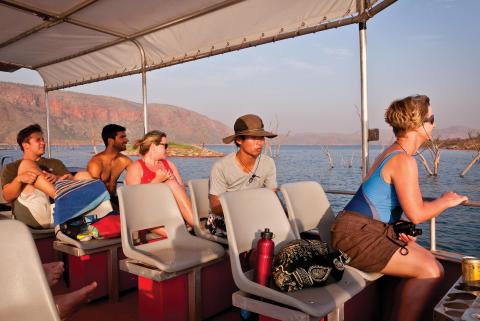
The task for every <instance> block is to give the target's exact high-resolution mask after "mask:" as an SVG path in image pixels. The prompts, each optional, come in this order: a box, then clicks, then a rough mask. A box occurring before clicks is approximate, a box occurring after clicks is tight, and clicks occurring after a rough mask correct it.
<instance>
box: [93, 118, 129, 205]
mask: <svg viewBox="0 0 480 321" xmlns="http://www.w3.org/2000/svg"><path fill="white" fill-rule="evenodd" d="M125 131H126V128H125V127H122V126H120V125H115V124H109V125H106V126H105V127H103V129H102V139H103V142H104V143H105V150H104V151H103V152H100V153H98V154H96V155H95V156H93V157H92V159H90V161H89V162H88V165H87V171H88V172H89V173H90V175H91V176H92V177H93V178H99V179H101V180H102V181H103V182H104V183H105V186H106V187H107V190H108V192H109V193H110V196H111V198H112V203H114V204H118V201H116V199H117V198H116V196H115V195H116V190H117V180H118V178H119V177H120V175H121V174H122V172H123V171H124V170H125V169H126V168H127V166H128V165H130V164H131V163H132V161H131V159H130V158H128V157H127V156H125V155H123V154H121V152H122V151H124V150H125V149H126V148H127V143H128V138H127V135H126V133H125Z"/></svg>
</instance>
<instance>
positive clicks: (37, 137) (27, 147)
mask: <svg viewBox="0 0 480 321" xmlns="http://www.w3.org/2000/svg"><path fill="white" fill-rule="evenodd" d="M22 147H23V151H24V152H25V153H29V154H33V155H35V156H42V155H43V154H44V153H45V140H44V139H43V134H42V133H40V132H36V133H32V134H31V135H30V137H29V138H28V140H27V142H25V143H23V144H22Z"/></svg>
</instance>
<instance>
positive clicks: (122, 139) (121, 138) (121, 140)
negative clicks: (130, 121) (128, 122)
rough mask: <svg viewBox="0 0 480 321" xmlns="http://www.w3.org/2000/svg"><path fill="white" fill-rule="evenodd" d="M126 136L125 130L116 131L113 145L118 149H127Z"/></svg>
mask: <svg viewBox="0 0 480 321" xmlns="http://www.w3.org/2000/svg"><path fill="white" fill-rule="evenodd" d="M127 143H128V138H127V134H126V132H117V135H116V136H115V140H114V141H113V147H114V148H115V149H116V150H118V151H123V150H126V149H127Z"/></svg>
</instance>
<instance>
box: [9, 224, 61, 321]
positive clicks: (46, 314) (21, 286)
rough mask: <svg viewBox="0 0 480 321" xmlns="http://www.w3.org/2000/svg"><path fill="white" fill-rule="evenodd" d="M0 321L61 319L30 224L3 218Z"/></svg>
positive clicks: (52, 320)
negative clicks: (28, 226)
mask: <svg viewBox="0 0 480 321" xmlns="http://www.w3.org/2000/svg"><path fill="white" fill-rule="evenodd" d="M0 261H1V262H2V271H1V273H0V284H1V285H2V300H0V320H9V321H25V320H31V321H36V320H38V321H59V320H60V318H59V316H58V312H57V309H56V307H55V303H54V300H53V297H52V293H51V291H50V288H49V286H48V283H47V280H46V278H45V273H44V270H43V267H42V263H41V262H40V258H39V256H38V252H37V248H36V247H35V243H34V242H33V239H32V235H31V233H30V231H29V229H28V228H27V226H26V225H25V224H23V223H21V222H18V221H15V220H0Z"/></svg>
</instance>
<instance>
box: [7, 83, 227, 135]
mask: <svg viewBox="0 0 480 321" xmlns="http://www.w3.org/2000/svg"><path fill="white" fill-rule="evenodd" d="M48 97H49V104H50V115H51V122H50V128H51V137H52V142H53V144H66V143H76V144H90V143H91V142H92V139H94V140H95V142H96V143H97V144H101V143H102V140H101V135H100V133H101V129H102V127H103V126H104V125H106V124H109V123H116V124H119V125H122V126H125V127H126V128H127V130H128V136H129V138H130V140H131V141H133V140H134V139H138V138H140V137H142V136H143V105H142V104H138V103H134V102H131V101H127V100H123V99H119V98H113V97H106V96H95V95H88V94H81V93H75V92H69V91H54V92H51V93H50V94H49V96H48ZM0 115H1V117H0V143H8V144H15V143H16V135H17V132H18V130H19V129H21V128H23V127H25V126H28V125H29V124H32V123H39V124H40V125H42V126H43V125H44V124H45V103H44V93H43V88H42V87H39V86H29V85H21V84H14V83H7V82H0ZM148 118H149V124H148V129H158V130H161V131H164V132H166V133H167V135H168V139H169V140H170V141H175V142H182V143H198V144H201V143H206V144H215V143H221V138H222V137H225V136H227V135H228V134H229V133H230V132H231V131H232V130H231V129H230V128H229V127H227V126H226V125H224V124H222V123H221V122H219V121H216V120H213V119H210V118H208V117H206V116H204V115H201V114H199V113H196V112H193V111H190V110H188V109H185V108H181V107H177V106H171V105H164V104H148Z"/></svg>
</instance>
